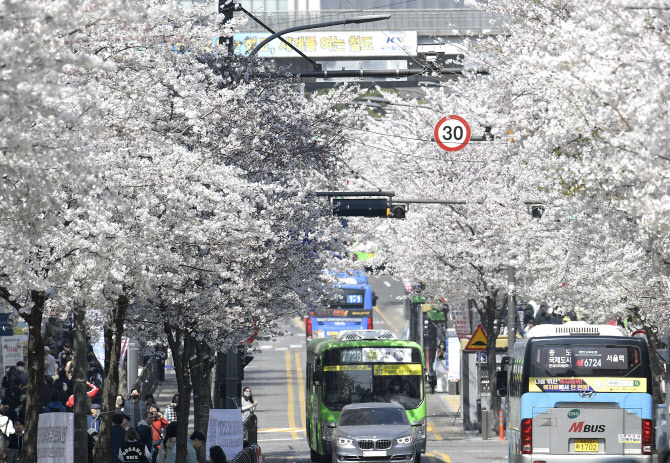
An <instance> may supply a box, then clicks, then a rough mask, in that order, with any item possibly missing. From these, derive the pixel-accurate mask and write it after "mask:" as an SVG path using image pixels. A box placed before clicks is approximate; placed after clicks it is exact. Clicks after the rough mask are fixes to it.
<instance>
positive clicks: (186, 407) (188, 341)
mask: <svg viewBox="0 0 670 463" xmlns="http://www.w3.org/2000/svg"><path fill="white" fill-rule="evenodd" d="M164 330H165V334H167V338H168V344H169V345H170V350H172V360H173V363H174V371H175V374H176V375H177V392H178V393H179V402H177V458H176V461H177V462H184V461H186V452H187V448H186V446H187V440H188V437H189V436H188V417H189V415H190V413H189V412H190V408H191V392H192V387H191V378H190V368H189V360H190V358H191V355H192V353H193V337H192V336H190V335H188V334H187V333H185V332H184V331H183V330H182V329H180V328H173V327H171V326H170V325H169V324H168V323H165V325H164Z"/></svg>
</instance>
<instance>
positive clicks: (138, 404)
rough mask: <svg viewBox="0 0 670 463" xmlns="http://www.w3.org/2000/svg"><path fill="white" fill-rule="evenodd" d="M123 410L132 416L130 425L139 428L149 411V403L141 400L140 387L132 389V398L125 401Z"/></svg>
mask: <svg viewBox="0 0 670 463" xmlns="http://www.w3.org/2000/svg"><path fill="white" fill-rule="evenodd" d="M123 410H124V412H125V413H126V414H127V415H128V416H130V426H132V427H133V428H135V429H137V428H138V426H139V422H140V421H141V420H142V419H143V418H144V415H145V413H146V412H147V405H146V404H145V403H144V402H142V401H140V391H139V390H138V389H133V390H132V391H130V400H129V401H127V402H126V403H125V405H124V408H123ZM138 431H139V430H138Z"/></svg>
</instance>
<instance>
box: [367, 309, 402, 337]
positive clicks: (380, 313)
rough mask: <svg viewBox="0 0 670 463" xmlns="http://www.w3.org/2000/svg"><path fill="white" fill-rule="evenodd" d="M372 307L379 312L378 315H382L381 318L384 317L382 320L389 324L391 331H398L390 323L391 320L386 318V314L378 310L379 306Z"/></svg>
mask: <svg viewBox="0 0 670 463" xmlns="http://www.w3.org/2000/svg"><path fill="white" fill-rule="evenodd" d="M373 308H374V309H375V312H377V313H378V314H379V316H380V317H382V319H384V321H385V322H386V324H387V325H388V326H390V327H391V329H392V330H393V331H398V330H397V329H396V327H395V326H394V325H393V323H391V320H389V319H388V318H386V315H384V312H382V311H381V310H379V307H377V306H374V307H373Z"/></svg>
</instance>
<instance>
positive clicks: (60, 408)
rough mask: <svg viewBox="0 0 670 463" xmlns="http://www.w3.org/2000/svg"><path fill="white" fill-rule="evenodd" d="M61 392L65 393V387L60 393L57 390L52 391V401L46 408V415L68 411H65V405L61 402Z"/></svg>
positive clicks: (50, 400)
mask: <svg viewBox="0 0 670 463" xmlns="http://www.w3.org/2000/svg"><path fill="white" fill-rule="evenodd" d="M61 392H63V386H61V390H60V391H58V390H57V389H53V390H52V391H51V399H49V403H48V404H47V406H46V407H45V408H44V413H56V412H66V411H67V410H66V409H65V405H63V402H61V397H60V395H61V394H60V393H61Z"/></svg>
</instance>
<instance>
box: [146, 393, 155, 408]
mask: <svg viewBox="0 0 670 463" xmlns="http://www.w3.org/2000/svg"><path fill="white" fill-rule="evenodd" d="M155 403H156V400H154V395H153V394H147V395H145V396H144V404H145V405H146V406H147V408H149V406H151V405H152V404H155Z"/></svg>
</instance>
